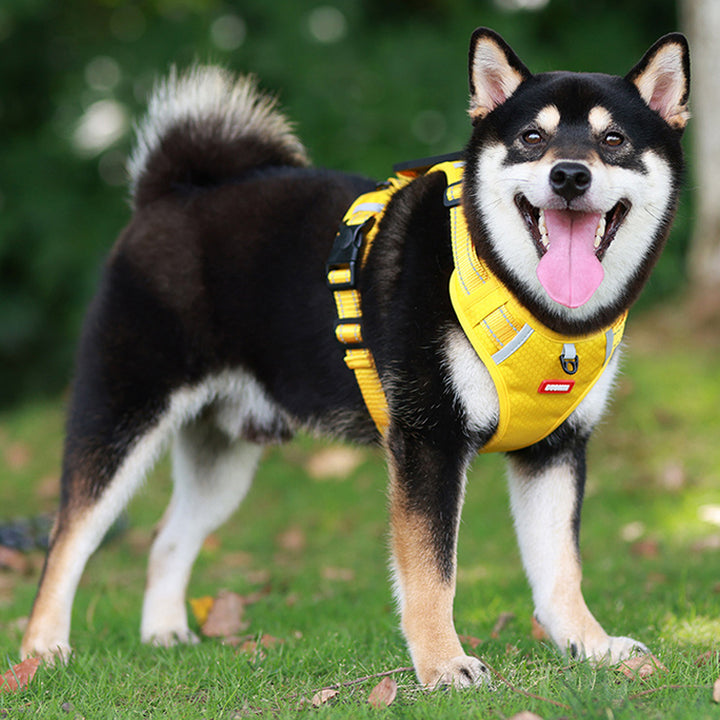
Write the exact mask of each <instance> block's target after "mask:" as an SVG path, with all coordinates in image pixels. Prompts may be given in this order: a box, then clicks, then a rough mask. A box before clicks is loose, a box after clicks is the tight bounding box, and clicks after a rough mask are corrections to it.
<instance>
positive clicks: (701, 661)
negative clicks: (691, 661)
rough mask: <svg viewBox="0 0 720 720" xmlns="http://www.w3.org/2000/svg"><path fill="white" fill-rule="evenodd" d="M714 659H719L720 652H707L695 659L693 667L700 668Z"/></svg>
mask: <svg viewBox="0 0 720 720" xmlns="http://www.w3.org/2000/svg"><path fill="white" fill-rule="evenodd" d="M715 659H720V650H707V651H706V652H704V653H703V654H702V655H698V656H697V658H696V659H695V665H697V666H698V667H702V666H703V665H707V664H708V663H709V662H712V661H713V660H715Z"/></svg>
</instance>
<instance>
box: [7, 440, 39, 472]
mask: <svg viewBox="0 0 720 720" xmlns="http://www.w3.org/2000/svg"><path fill="white" fill-rule="evenodd" d="M4 454H5V462H6V463H7V466H8V467H9V468H10V469H11V470H22V469H24V468H25V467H27V465H28V464H29V462H30V459H31V457H32V453H31V452H30V446H29V445H27V444H26V443H23V442H19V441H18V442H13V443H10V444H9V445H8V446H7V447H6V448H5V453H4Z"/></svg>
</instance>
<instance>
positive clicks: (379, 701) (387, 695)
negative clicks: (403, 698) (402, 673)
mask: <svg viewBox="0 0 720 720" xmlns="http://www.w3.org/2000/svg"><path fill="white" fill-rule="evenodd" d="M396 696H397V681H396V680H395V679H394V678H391V677H384V678H383V679H382V680H381V681H380V682H379V683H378V684H377V685H376V686H375V687H374V688H373V689H372V690H371V691H370V695H369V697H368V703H370V705H372V706H373V707H374V708H383V707H389V706H390V705H392V703H393V701H394V700H395V697H396Z"/></svg>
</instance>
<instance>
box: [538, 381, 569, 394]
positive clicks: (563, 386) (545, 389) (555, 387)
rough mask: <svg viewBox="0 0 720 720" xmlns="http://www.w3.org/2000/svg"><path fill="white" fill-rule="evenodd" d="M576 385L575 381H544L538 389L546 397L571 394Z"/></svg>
mask: <svg viewBox="0 0 720 720" xmlns="http://www.w3.org/2000/svg"><path fill="white" fill-rule="evenodd" d="M574 385H575V381H574V380H543V381H542V382H541V383H540V387H539V388H538V392H539V393H544V394H545V395H562V394H564V393H569V392H570V391H571V390H572V389H573V386H574Z"/></svg>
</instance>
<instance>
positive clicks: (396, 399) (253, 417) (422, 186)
mask: <svg viewBox="0 0 720 720" xmlns="http://www.w3.org/2000/svg"><path fill="white" fill-rule="evenodd" d="M469 71H470V111H469V112H470V118H471V120H472V126H473V128H472V134H471V137H470V140H469V142H468V144H467V147H466V148H465V150H464V152H463V153H462V155H461V158H459V159H457V158H456V159H455V160H454V161H451V162H450V163H449V164H448V163H446V164H444V165H443V166H442V167H443V168H446V169H447V168H450V169H448V170H447V172H446V171H445V170H442V171H441V170H438V169H436V170H433V169H431V170H430V171H427V172H420V173H416V174H415V175H414V176H413V177H412V178H410V179H408V178H406V179H405V180H404V181H403V182H397V183H396V184H394V185H392V184H391V190H392V192H390V193H389V194H388V196H387V202H386V203H385V207H384V214H382V216H380V215H372V218H371V219H370V220H369V221H368V222H363V223H361V224H357V225H356V226H355V230H354V231H353V233H352V242H356V241H357V243H358V245H357V246H356V248H355V249H356V250H358V251H364V252H365V256H364V257H363V259H362V262H361V263H360V262H358V263H357V265H356V266H354V267H353V273H354V275H355V277H354V278H353V279H352V281H351V282H350V281H349V282H348V283H347V287H345V289H349V290H351V291H353V292H356V293H357V295H356V296H354V297H355V300H356V301H357V303H356V305H357V307H355V310H354V312H355V313H356V315H357V316H358V317H357V318H355V319H356V320H358V322H357V323H355V324H356V325H357V329H358V331H357V333H356V335H357V337H355V339H354V340H352V341H350V342H348V341H347V340H346V341H345V342H346V345H347V346H348V347H347V348H345V347H343V346H342V345H341V344H340V343H338V341H337V337H336V326H337V325H338V324H339V325H343V323H344V322H346V320H343V315H342V313H341V315H340V322H339V321H338V308H337V307H336V303H335V302H334V297H333V295H334V293H335V291H341V290H338V288H337V287H335V288H332V287H331V288H330V289H328V287H327V286H326V280H327V278H329V277H330V275H327V273H326V262H327V261H328V258H329V256H330V255H331V250H333V248H336V247H337V241H336V235H337V236H338V237H341V235H338V227H339V226H340V223H341V220H342V219H343V217H344V213H345V212H346V210H347V209H348V207H349V206H350V205H351V204H352V203H353V202H354V201H355V199H356V198H357V197H358V196H360V195H363V194H364V193H372V192H374V191H375V188H376V186H375V183H374V182H372V181H370V180H367V179H365V178H362V177H358V176H355V175H347V174H343V173H340V172H333V171H329V170H323V169H317V168H313V167H311V166H310V165H309V162H308V159H307V156H306V152H305V150H304V148H303V146H302V145H301V143H300V142H299V140H298V139H297V138H296V137H295V135H294V134H293V132H292V130H291V128H290V126H289V124H288V122H287V121H286V120H285V118H284V117H283V116H282V115H281V114H280V113H279V112H278V111H277V110H276V108H275V106H274V103H273V101H272V100H270V99H269V98H268V97H267V96H265V95H263V94H261V93H260V92H259V91H258V90H257V89H256V86H255V84H254V82H253V81H252V80H250V79H248V78H246V77H241V78H239V79H234V78H232V77H231V76H230V75H229V74H228V73H226V72H224V71H222V70H220V69H217V68H214V67H196V68H194V69H192V70H191V71H189V72H188V73H187V74H185V75H177V74H174V73H173V74H171V75H170V77H169V78H168V79H167V80H165V81H164V82H163V83H161V84H159V85H158V87H157V88H156V91H155V94H154V95H153V97H152V99H151V101H150V105H149V112H148V116H147V118H146V119H145V120H144V122H143V123H142V124H141V125H140V126H139V131H138V137H137V145H136V149H135V151H134V154H133V155H132V157H131V161H130V171H131V179H132V193H133V204H134V213H133V217H132V219H131V221H130V223H129V225H128V226H127V228H126V229H125V230H124V231H123V232H122V234H121V235H120V237H119V239H118V241H117V243H116V245H115V246H114V248H113V250H112V252H111V254H110V256H109V259H108V261H107V265H106V268H105V272H104V276H103V279H102V282H101V284H100V287H99V290H98V292H97V295H96V297H95V299H94V301H93V302H92V305H91V307H90V309H89V312H88V315H87V319H86V322H85V326H84V331H83V334H82V338H81V341H80V346H79V351H78V356H77V371H76V377H75V381H74V386H73V393H72V400H71V403H70V408H69V415H68V421H67V438H66V444H65V448H64V461H63V470H62V497H61V505H60V510H59V513H58V516H57V520H56V523H55V526H54V529H53V532H52V537H51V544H50V547H49V551H48V555H47V560H46V564H45V568H44V571H43V574H42V578H41V581H40V586H39V590H38V594H37V598H36V600H35V604H34V607H33V611H32V616H31V618H30V622H29V626H28V628H27V631H26V634H25V637H24V640H23V644H22V653H23V655H25V656H28V655H42V656H44V657H46V658H53V657H57V656H59V657H63V658H64V657H67V656H68V655H69V654H70V645H69V635H70V616H71V608H72V603H73V598H74V594H75V590H76V587H77V584H78V582H79V580H80V576H81V574H82V571H83V568H84V567H85V564H86V561H87V559H88V557H89V556H90V554H91V553H92V552H93V551H94V550H95V548H96V547H97V546H98V544H99V542H100V540H101V539H102V537H103V535H104V533H105V532H106V531H107V529H108V527H109V526H110V525H111V523H112V522H113V520H114V519H115V518H116V516H117V515H118V514H119V513H120V511H121V509H122V508H123V506H124V504H125V503H126V501H127V500H128V499H129V498H130V496H131V495H132V494H133V492H134V491H135V490H136V488H137V487H138V485H139V484H140V483H141V481H142V479H143V477H144V475H145V474H146V472H147V471H148V469H149V468H150V467H151V466H152V464H153V462H154V461H155V460H156V458H157V457H158V455H159V454H160V453H161V451H162V450H163V449H164V448H165V447H166V445H167V443H168V442H170V441H173V450H172V451H173V462H174V491H173V496H172V500H171V502H170V505H169V507H168V510H167V512H166V514H165V516H164V518H163V523H162V526H161V529H160V531H159V534H158V535H157V538H156V539H155V541H154V545H153V547H152V550H151V554H150V562H149V571H148V580H147V588H146V591H145V598H144V604H143V612H142V625H141V635H142V638H143V640H145V641H147V642H150V643H156V644H160V645H170V644H174V643H177V642H180V643H183V642H194V641H195V640H196V638H195V637H194V635H193V634H192V633H191V631H190V630H189V628H188V621H187V616H186V609H185V592H186V587H187V584H188V579H189V576H190V572H191V568H192V565H193V562H194V559H195V556H196V555H197V553H198V551H199V549H200V547H201V544H202V542H203V540H204V538H205V537H206V536H207V535H208V533H210V532H211V531H213V530H214V529H215V528H216V527H218V526H219V525H220V524H221V523H222V522H223V521H225V520H226V519H227V518H228V517H229V516H230V514H231V513H232V512H233V510H234V509H235V508H236V507H237V505H238V504H239V502H240V501H241V500H242V499H243V497H244V496H245V494H246V492H247V490H248V487H249V485H250V482H251V479H252V476H253V474H254V472H255V469H256V466H257V464H258V461H259V459H260V456H261V455H262V452H263V447H264V446H266V445H267V444H269V443H276V442H281V441H286V440H288V439H290V438H291V437H292V435H293V434H294V433H295V432H296V431H298V430H300V429H305V430H310V431H312V432H322V433H330V434H332V435H335V436H338V437H341V438H345V439H349V440H352V441H356V442H365V443H373V442H381V443H382V445H383V446H384V448H385V450H386V452H387V459H388V467H389V475H390V488H389V509H390V525H391V548H392V568H393V574H394V585H395V592H396V596H397V600H398V604H399V608H400V614H401V622H402V629H403V632H404V634H405V637H406V639H407V643H408V647H409V650H410V654H411V656H412V660H413V663H414V666H415V669H416V672H417V676H418V678H419V680H420V682H421V683H423V684H424V685H426V686H435V685H438V684H454V685H456V686H466V685H472V684H476V683H479V682H481V681H482V678H483V677H484V673H485V668H484V666H483V665H482V663H481V662H480V661H479V660H478V659H477V658H473V657H469V656H467V655H466V654H465V653H464V651H463V648H462V646H461V644H460V642H459V640H458V636H457V634H456V632H455V628H454V626H453V598H454V594H455V575H456V560H455V556H456V544H457V531H458V524H459V519H460V511H461V506H462V501H463V495H464V486H465V475H466V470H467V467H468V465H469V463H470V462H471V461H472V459H473V458H474V457H475V455H476V454H477V453H478V451H482V450H483V449H486V450H487V449H493V450H498V451H502V452H506V453H507V458H508V466H509V470H508V477H509V485H510V496H511V506H512V512H513V516H514V520H515V527H516V529H517V535H518V541H519V545H520V550H521V555H522V560H523V564H524V567H525V569H526V572H527V576H528V579H529V582H530V585H531V588H532V594H533V601H534V605H535V613H536V617H537V619H538V621H539V622H540V623H541V624H542V626H543V627H544V628H545V629H546V631H547V633H548V634H549V636H550V637H551V638H552V640H553V641H554V642H555V643H556V645H557V646H558V648H559V649H560V650H561V651H563V652H568V653H571V654H572V655H574V656H579V657H586V658H590V659H594V660H597V661H605V662H616V661H619V660H621V659H623V658H627V657H628V656H629V655H631V654H632V653H634V652H643V651H645V648H644V646H643V645H642V644H641V643H639V642H636V641H635V640H632V639H630V638H627V637H612V636H610V635H608V634H607V633H606V632H605V630H603V628H602V627H601V626H600V625H599V624H598V622H597V621H596V620H595V618H594V617H593V615H592V614H591V613H590V611H589V610H588V608H587V606H586V604H585V601H584V599H583V596H582V593H581V588H580V584H581V568H580V561H579V550H578V529H579V522H580V508H581V504H582V499H583V487H584V482H585V447H586V444H587V441H588V438H589V436H590V434H591V431H592V429H593V427H594V426H595V425H596V423H597V422H598V420H599V419H600V417H601V415H602V413H603V409H604V406H605V403H606V399H607V397H608V394H609V392H610V390H611V387H612V384H613V378H614V376H615V374H616V371H617V363H618V353H617V352H615V351H616V347H617V344H618V342H619V339H620V337H621V335H622V325H623V322H624V316H625V313H626V311H627V309H628V307H629V306H630V305H631V303H632V302H633V301H634V299H635V298H636V296H637V295H638V292H639V291H640V289H641V288H642V286H643V283H644V282H645V280H646V278H647V277H648V274H649V273H650V271H651V269H652V267H653V265H654V263H655V261H656V260H657V258H658V255H659V253H660V251H661V249H662V247H663V244H664V242H665V240H666V237H667V235H668V231H669V227H670V224H671V221H672V218H673V214H674V211H675V206H676V202H677V197H678V187H679V183H680V178H681V175H682V170H683V160H682V151H681V146H680V138H681V135H682V132H683V129H684V128H685V125H686V123H687V120H688V117H689V115H688V110H687V98H688V84H689V62H688V49H687V43H686V41H685V39H684V38H683V36H682V35H679V34H671V35H667V36H665V37H663V38H661V39H660V40H658V42H657V43H655V45H653V46H652V48H650V50H649V51H648V52H647V53H646V54H645V56H644V57H643V58H642V59H641V60H640V62H639V63H638V64H637V65H636V66H635V67H634V68H633V69H632V70H630V72H629V73H628V75H626V76H625V77H615V76H609V75H601V74H584V73H572V72H552V73H542V74H536V75H533V74H532V73H531V72H530V71H529V70H528V69H527V68H526V67H525V65H524V64H523V63H522V62H521V61H520V59H519V58H518V57H517V55H516V54H515V53H514V52H513V51H512V50H511V48H510V47H509V46H508V45H507V44H506V43H505V41H504V40H503V39H502V38H500V37H499V36H498V35H497V34H496V33H494V32H493V31H491V30H488V29H485V28H479V29H478V30H476V31H475V32H474V34H473V35H472V39H471V43H470V53H469ZM448 173H450V174H448ZM452 173H455V175H456V177H455V178H454V179H453V178H451V174H452ZM369 204H370V205H373V203H369ZM376 204H377V203H376ZM379 204H382V203H379ZM361 205H368V203H361ZM362 209H363V210H366V209H367V208H362ZM372 211H373V212H374V211H375V208H372ZM371 226H372V228H371ZM341 227H345V228H348V227H350V228H352V227H353V226H352V222H351V220H348V221H347V222H346V223H345V224H344V226H341ZM358 228H359V230H358ZM458 228H459V229H458ZM370 229H372V233H373V235H374V238H373V241H372V245H371V246H370V247H369V249H368V248H367V246H366V247H365V248H364V250H363V248H362V247H361V246H362V244H363V242H364V239H363V238H364V236H366V235H367V236H369V234H370ZM356 231H357V232H356ZM351 244H352V243H350V245H351ZM341 245H342V243H341ZM350 245H347V244H346V245H345V246H343V247H350ZM343 247H341V250H343ZM341 254H342V253H341ZM331 265H332V264H331ZM331 269H332V268H331ZM340 269H341V270H346V269H347V268H342V267H341V268H340ZM351 275H352V273H351ZM326 276H327V277H326ZM348 277H350V275H348ZM489 283H492V284H491V285H490V284H489ZM488 288H491V290H488ZM477 292H482V293H485V294H484V296H483V299H482V301H476V300H477V299H476V293H477ZM491 300H492V302H491ZM483 308H484V309H483ZM345 316H346V317H347V313H346V314H345ZM350 319H352V313H351V318H350ZM586 341H587V343H590V344H588V345H587V346H586V345H585V344H584V343H585V342H586ZM356 345H357V346H360V349H361V350H362V351H363V352H365V351H366V357H371V358H372V362H371V363H370V362H369V361H368V362H369V366H368V367H369V369H370V373H371V374H372V375H373V377H374V378H375V382H376V385H377V388H376V389H377V393H376V395H379V397H380V399H381V403H380V405H381V408H380V412H381V414H382V416H383V417H384V424H381V425H378V424H376V422H374V421H373V417H374V416H372V417H371V414H370V412H369V411H368V407H367V406H366V403H365V400H364V395H365V394H366V392H365V389H364V387H361V386H359V385H358V382H361V383H362V381H360V380H356V374H354V373H353V372H352V370H351V369H350V368H348V364H350V365H351V367H352V363H351V362H348V363H347V364H346V362H344V358H347V357H348V356H347V355H345V353H346V352H347V351H348V350H353V349H358V348H357V347H355V346H356ZM488 347H490V350H487V348H488ZM528 353H530V354H528ZM548 363H549V364H548ZM546 364H547V368H549V369H545V367H546ZM589 366H592V367H594V368H595V369H594V370H593V372H592V377H589V379H588V378H585V376H584V374H583V373H585V370H586V368H588V367H589ZM506 368H507V369H509V370H508V371H506ZM503 373H506V374H503ZM508 373H509V374H508ZM578 388H582V390H578ZM573 393H575V395H574V400H572V402H569V404H568V402H566V401H567V397H563V400H562V401H563V402H565V405H562V408H561V409H560V410H557V409H554V406H553V409H551V410H548V408H550V404H551V403H554V402H556V399H555V398H557V397H559V396H569V397H570V398H571V399H572V398H573ZM558 402H560V401H559V400H558ZM553 413H554V414H553ZM536 416H538V417H540V416H542V417H544V418H545V420H543V422H544V423H545V424H544V425H543V426H542V427H539V428H538V427H536V422H535V421H536ZM541 424H542V423H541ZM518 428H519V430H518Z"/></svg>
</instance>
